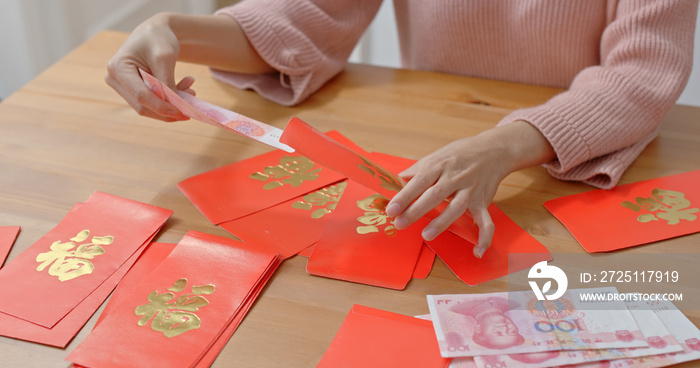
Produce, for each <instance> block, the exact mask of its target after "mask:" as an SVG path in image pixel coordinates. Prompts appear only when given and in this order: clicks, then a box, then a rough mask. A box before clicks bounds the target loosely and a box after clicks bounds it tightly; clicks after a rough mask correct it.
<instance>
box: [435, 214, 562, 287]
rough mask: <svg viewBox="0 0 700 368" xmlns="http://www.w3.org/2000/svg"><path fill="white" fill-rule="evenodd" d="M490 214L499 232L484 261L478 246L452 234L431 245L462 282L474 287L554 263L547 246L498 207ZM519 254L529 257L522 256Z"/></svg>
mask: <svg viewBox="0 0 700 368" xmlns="http://www.w3.org/2000/svg"><path fill="white" fill-rule="evenodd" d="M489 213H490V214H491V219H492V220H493V223H494V225H495V226H496V232H495V234H494V236H493V241H492V243H491V247H490V248H489V249H488V250H486V253H484V256H483V257H482V258H481V259H479V258H476V257H474V253H473V248H474V244H472V243H469V242H467V241H465V240H464V239H462V238H460V237H458V236H456V235H454V234H452V233H450V232H448V231H446V232H444V233H442V234H441V235H440V236H438V237H437V238H436V239H435V240H432V241H429V242H427V243H428V245H430V248H431V249H432V250H433V251H434V252H435V254H437V256H438V257H440V259H442V261H443V262H445V265H447V267H449V269H450V270H452V272H454V274H455V275H456V276H457V277H458V278H459V279H460V280H462V281H464V282H465V283H466V284H467V285H470V286H474V285H478V284H481V283H484V282H486V281H490V280H493V279H497V278H499V277H501V276H505V275H507V274H509V273H513V272H517V271H520V270H523V269H525V268H528V267H531V266H533V265H534V264H536V263H538V262H541V261H548V260H550V259H552V255H551V254H549V251H548V250H547V248H545V247H544V245H542V244H540V242H538V241H537V240H535V238H533V237H532V236H530V234H528V233H527V232H526V231H525V230H523V229H521V228H520V226H518V224H516V223H515V222H513V220H512V219H511V218H510V217H508V216H507V215H506V214H505V213H503V211H501V210H500V209H499V208H498V207H496V205H494V204H492V205H491V206H490V207H489ZM516 253H528V254H526V255H523V256H518V255H516ZM509 254H511V256H510V257H509Z"/></svg>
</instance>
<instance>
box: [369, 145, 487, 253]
mask: <svg viewBox="0 0 700 368" xmlns="http://www.w3.org/2000/svg"><path fill="white" fill-rule="evenodd" d="M370 157H371V158H372V159H373V160H375V161H376V162H378V163H379V164H380V165H382V166H383V167H385V168H387V169H389V170H391V171H392V172H401V171H404V170H405V169H407V168H408V167H409V166H411V165H413V164H414V163H415V162H416V161H415V160H411V159H407V158H403V157H398V156H392V155H387V154H385V153H379V152H372V153H371V154H370ZM447 205H448V203H447V202H446V201H443V202H442V203H441V204H440V205H439V206H438V207H436V208H435V209H433V210H432V211H430V212H428V213H427V214H426V215H425V218H427V219H430V220H432V219H434V218H436V217H437V216H438V215H440V214H441V213H442V211H444V210H445V207H447ZM447 230H449V231H450V232H452V233H454V234H456V235H459V236H460V237H462V238H464V239H466V240H468V241H470V242H472V243H477V242H478V239H479V228H478V227H477V226H476V224H475V223H474V220H473V219H472V218H471V217H469V216H468V215H467V214H464V215H462V216H461V217H459V218H458V219H457V220H456V221H455V222H453V223H452V224H451V225H450V227H448V228H447Z"/></svg>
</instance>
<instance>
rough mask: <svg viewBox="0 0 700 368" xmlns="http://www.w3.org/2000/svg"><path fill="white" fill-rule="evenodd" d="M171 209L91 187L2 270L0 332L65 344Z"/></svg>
mask: <svg viewBox="0 0 700 368" xmlns="http://www.w3.org/2000/svg"><path fill="white" fill-rule="evenodd" d="M171 214H172V211H170V210H166V209H163V208H159V207H155V206H152V205H148V204H144V203H140V202H136V201H132V200H128V199H124V198H120V197H116V196H112V195H109V194H105V193H100V192H96V193H94V194H93V195H92V196H91V197H90V198H89V199H88V200H87V201H86V202H85V203H79V204H76V205H75V206H74V207H73V209H72V210H71V211H70V212H69V213H68V214H67V215H66V217H65V218H64V219H63V220H62V221H61V222H60V223H59V224H58V225H57V226H56V227H55V228H54V229H52V230H51V231H49V232H48V233H47V234H46V235H45V236H43V237H42V238H41V239H39V240H38V241H37V242H36V243H34V244H33V245H32V246H30V247H29V248H28V249H27V250H25V251H24V252H22V253H21V254H20V255H18V256H17V257H16V258H15V259H14V260H12V262H10V263H9V264H8V265H7V266H5V267H4V268H3V269H2V270H0V293H2V295H3V297H2V298H1V299H0V312H1V313H0V335H3V336H8V337H13V338H17V339H22V340H28V341H33V342H37V343H41V344H47V345H52V346H57V347H65V346H66V345H67V344H68V342H70V340H71V339H72V338H73V337H74V336H75V335H76V334H77V333H78V331H79V330H80V328H82V326H83V325H84V324H85V323H86V322H87V320H88V319H89V318H90V316H92V314H93V313H95V311H96V310H97V308H99V306H100V304H102V302H104V300H105V299H106V298H107V296H109V293H110V292H112V290H113V289H114V287H115V286H116V285H117V283H118V282H119V280H120V279H121V278H122V277H123V276H124V274H126V272H127V271H128V270H129V268H130V267H131V266H132V265H133V264H134V262H136V259H137V258H138V257H139V255H140V254H141V253H142V252H143V250H144V249H145V247H146V245H147V244H149V243H150V241H151V240H152V239H153V237H154V236H155V235H156V233H157V232H158V230H159V229H160V228H161V227H162V226H163V224H164V223H165V221H166V220H167V219H168V217H170V215H171Z"/></svg>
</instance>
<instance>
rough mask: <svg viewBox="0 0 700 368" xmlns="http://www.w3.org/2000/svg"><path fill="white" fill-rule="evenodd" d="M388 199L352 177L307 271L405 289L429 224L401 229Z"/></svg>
mask: <svg viewBox="0 0 700 368" xmlns="http://www.w3.org/2000/svg"><path fill="white" fill-rule="evenodd" d="M387 203H388V200H387V199H386V198H384V197H383V196H381V195H379V194H377V193H374V192H372V191H371V190H369V189H367V188H365V187H363V186H361V185H359V184H357V183H355V182H352V181H348V184H347V187H346V188H345V192H344V193H343V198H342V200H341V201H340V203H338V206H337V207H336V209H335V211H334V212H333V216H332V217H331V218H330V219H329V220H328V223H327V224H326V227H325V229H324V230H323V234H322V235H321V238H320V239H319V240H318V243H317V244H316V246H315V248H314V251H313V253H312V254H311V257H309V261H308V263H307V265H306V271H307V272H308V273H310V274H313V275H318V276H324V277H330V278H335V279H341V280H346V281H353V282H358V283H362V284H368V285H374V286H380V287H386V288H391V289H398V290H401V289H403V288H405V287H406V284H407V283H408V281H409V280H410V279H411V276H412V275H413V270H414V269H415V266H416V262H417V260H418V256H419V254H420V251H421V247H422V245H423V239H422V238H421V235H420V234H421V231H422V229H423V226H424V225H425V224H416V226H411V227H409V228H408V229H405V230H401V231H397V230H396V228H394V226H393V222H392V219H391V218H389V217H388V216H387V215H386V213H385V212H384V208H385V206H386V204H387ZM420 221H423V219H421V220H420ZM420 221H419V222H420Z"/></svg>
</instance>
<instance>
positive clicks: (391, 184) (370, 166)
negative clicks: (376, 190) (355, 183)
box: [357, 156, 404, 193]
mask: <svg viewBox="0 0 700 368" xmlns="http://www.w3.org/2000/svg"><path fill="white" fill-rule="evenodd" d="M360 158H361V159H362V161H363V162H364V165H363V164H358V165H357V167H359V168H360V169H362V170H363V171H365V172H367V173H369V174H370V175H372V176H374V177H375V178H377V179H379V182H380V185H381V187H382V188H384V189H386V190H391V191H394V192H396V193H398V192H399V191H400V190H401V189H403V186H404V184H403V182H402V180H401V179H400V178H397V177H395V176H394V175H393V174H391V173H390V172H388V171H386V170H384V169H382V168H381V167H378V166H376V165H374V163H372V161H369V160H368V159H366V158H364V157H362V156H360Z"/></svg>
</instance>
